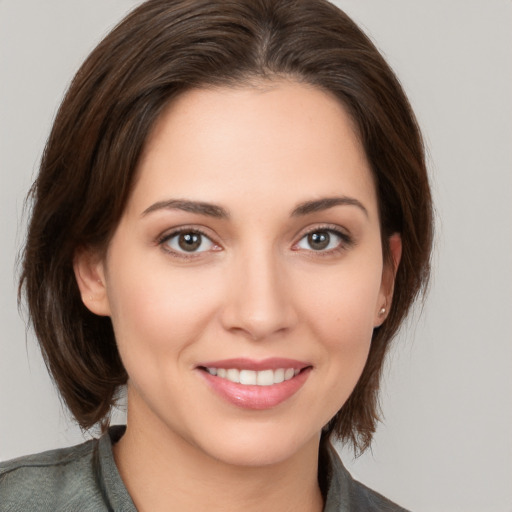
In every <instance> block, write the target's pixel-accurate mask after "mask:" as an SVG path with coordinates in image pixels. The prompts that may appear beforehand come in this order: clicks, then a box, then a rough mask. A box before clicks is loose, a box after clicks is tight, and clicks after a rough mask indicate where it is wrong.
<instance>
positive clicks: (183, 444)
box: [114, 408, 323, 512]
mask: <svg viewBox="0 0 512 512" xmlns="http://www.w3.org/2000/svg"><path fill="white" fill-rule="evenodd" d="M142 417H143V418H144V423H141V422H140V421H139V419H140V418H139V417H138V415H136V414H131V413H130V408H129V409H128V425H127V429H126V433H125V434H124V436H123V437H122V438H121V440H120V441H119V442H118V443H117V444H116V445H115V446H114V457H115V460H116V464H117V467H118V469H119V472H120V474H121V478H122V479H123V482H124V483H125V485H126V487H127V489H128V492H129V493H130V496H131V497H132V500H133V502H134V504H135V506H136V507H137V510H139V512H146V511H152V512H158V511H160V510H162V511H163V510H169V509H170V508H171V507H172V510H176V511H179V512H189V511H190V512H192V511H194V512H195V511H197V510H208V511H209V512H221V511H222V512H231V511H235V510H236V511H239V510H244V512H253V511H256V510H257V511H261V510H265V511H267V512H273V511H276V512H277V511H280V512H282V511H288V510H289V511H292V510H293V511H294V512H302V511H304V512H306V511H308V512H311V511H315V512H320V511H321V510H322V508H323V499H322V495H321V492H320V488H319V486H318V479H317V468H318V438H316V437H315V438H313V439H311V441H310V442H309V443H307V444H306V445H305V446H303V447H301V448H300V449H299V450H298V451H297V452H295V453H294V454H293V455H292V456H291V457H290V458H289V459H286V460H283V461H279V462H276V463H273V464H267V465H264V466H247V465H246V466H239V465H233V464H229V463H225V462H224V461H220V460H218V459H214V458H212V457H210V456H209V455H208V454H206V453H204V451H202V450H201V449H199V448H198V447H196V446H194V445H193V444H191V443H189V442H188V441H187V440H185V439H183V438H182V437H181V436H179V435H178V434H176V433H175V432H171V431H170V429H169V428H168V427H167V426H165V425H163V424H161V423H160V424H159V422H158V421H154V422H153V424H151V425H148V421H147V418H148V416H147V415H142ZM150 423H151V422H150ZM142 427H143V428H142Z"/></svg>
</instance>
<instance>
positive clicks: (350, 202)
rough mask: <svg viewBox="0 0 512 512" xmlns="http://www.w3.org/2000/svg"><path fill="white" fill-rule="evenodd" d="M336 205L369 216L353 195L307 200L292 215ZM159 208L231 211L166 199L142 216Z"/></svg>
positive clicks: (222, 214) (217, 214)
mask: <svg viewBox="0 0 512 512" xmlns="http://www.w3.org/2000/svg"><path fill="white" fill-rule="evenodd" d="M335 206H356V207H358V208H359V209H360V210H362V211H363V213H364V214H365V215H366V216H367V217H368V210H367V209H366V208H365V207H364V205H363V204H362V203H361V202H360V201H358V200H357V199H355V198H353V197H346V196H341V197H324V198H321V199H316V200H313V201H305V202H303V203H300V204H298V205H297V206H296V207H295V208H294V209H293V211H292V214H291V216H292V217H301V216H304V215H309V214H311V213H315V212H320V211H323V210H328V209H329V208H334V207H335ZM158 210H182V211H185V212H190V213H197V214H199V215H207V216H208V217H214V218H216V219H229V218H230V215H229V212H228V211H227V210H226V209H225V208H223V207H222V206H218V205H215V204H211V203H205V202H202V201H189V200H186V199H168V200H166V201H158V202H156V203H154V204H152V205H151V206H149V207H148V208H146V209H145V210H144V211H143V212H142V216H143V217H145V216H146V215H148V214H150V213H152V212H155V211H158Z"/></svg>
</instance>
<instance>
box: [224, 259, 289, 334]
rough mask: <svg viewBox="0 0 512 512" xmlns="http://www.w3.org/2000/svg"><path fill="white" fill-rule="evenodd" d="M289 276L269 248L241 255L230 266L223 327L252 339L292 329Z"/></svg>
mask: <svg viewBox="0 0 512 512" xmlns="http://www.w3.org/2000/svg"><path fill="white" fill-rule="evenodd" d="M290 284H291V283H289V277H288V274H287V272H286V269H284V268H283V265H282V264H280V262H279V261H278V258H276V257H275V256H273V255H272V254H271V252H270V251H268V252H265V251H258V252H253V253H251V254H250V255H248V254H245V255H240V258H239V260H238V261H237V262H236V263H235V264H234V265H233V266H232V267H231V269H230V276H229V279H228V289H227V290H226V296H225V302H224V307H223V310H222V313H221V321H222V324H223V327H224V328H225V329H226V330H228V331H231V332H233V333H237V334H242V335H245V336H246V337H247V338H249V339H252V340H264V339H268V338H271V337H272V336H273V335H275V334H278V333H281V334H282V333H284V332H286V331H289V330H291V329H292V328H293V327H294V325H295V324H296V322H297V319H298V315H297V311H296V308H295V307H294V302H293V298H292V293H291V292H292V290H291V288H290V286H289V285H290Z"/></svg>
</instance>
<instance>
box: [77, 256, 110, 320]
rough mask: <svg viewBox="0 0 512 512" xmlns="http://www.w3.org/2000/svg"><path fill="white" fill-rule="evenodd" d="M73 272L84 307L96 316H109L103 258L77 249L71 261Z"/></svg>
mask: <svg viewBox="0 0 512 512" xmlns="http://www.w3.org/2000/svg"><path fill="white" fill-rule="evenodd" d="M73 270H74V271H75V278H76V282H77V284H78V288H79V289H80V294H81V296H82V302H83V303H84V305H85V307H86V308H87V309H88V310H89V311H91V312H92V313H95V314H96V315H100V316H110V304H109V301H108V296H107V288H106V283H105V264H104V258H103V257H102V256H100V254H99V253H98V251H95V250H92V249H89V248H85V249H78V250H77V251H76V252H75V257H74V259H73Z"/></svg>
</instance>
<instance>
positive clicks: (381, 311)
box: [379, 308, 386, 316]
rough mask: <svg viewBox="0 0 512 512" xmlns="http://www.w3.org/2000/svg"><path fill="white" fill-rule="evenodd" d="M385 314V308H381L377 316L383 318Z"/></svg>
mask: <svg viewBox="0 0 512 512" xmlns="http://www.w3.org/2000/svg"><path fill="white" fill-rule="evenodd" d="M385 313H386V308H381V309H380V311H379V316H384V314H385Z"/></svg>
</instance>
